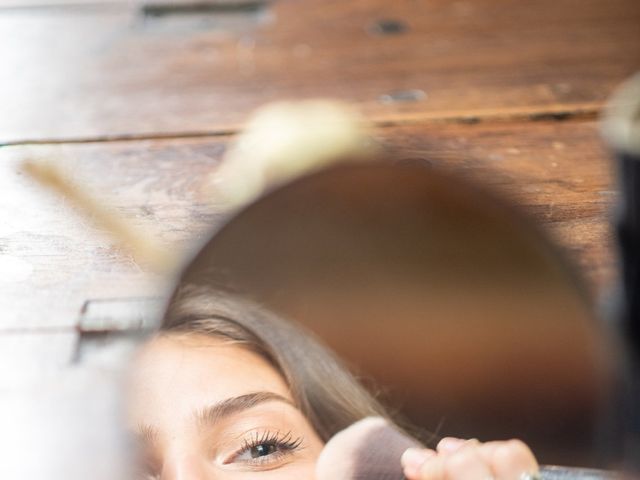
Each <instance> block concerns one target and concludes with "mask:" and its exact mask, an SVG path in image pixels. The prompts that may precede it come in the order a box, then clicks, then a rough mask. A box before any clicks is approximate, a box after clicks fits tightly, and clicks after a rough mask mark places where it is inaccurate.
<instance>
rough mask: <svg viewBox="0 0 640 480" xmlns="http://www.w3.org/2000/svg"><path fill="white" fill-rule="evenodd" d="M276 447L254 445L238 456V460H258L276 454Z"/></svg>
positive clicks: (266, 444)
mask: <svg viewBox="0 0 640 480" xmlns="http://www.w3.org/2000/svg"><path fill="white" fill-rule="evenodd" d="M279 451H280V450H279V449H278V445H275V444H273V443H261V444H259V445H254V446H253V447H250V448H248V449H247V450H246V451H245V452H243V453H242V454H241V455H238V457H237V458H238V459H239V460H244V459H249V458H260V457H266V456H267V455H272V454H274V453H276V452H279Z"/></svg>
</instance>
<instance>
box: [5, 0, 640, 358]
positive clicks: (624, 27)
mask: <svg viewBox="0 0 640 480" xmlns="http://www.w3.org/2000/svg"><path fill="white" fill-rule="evenodd" d="M71 3H73V4H84V6H82V7H70V6H69V4H71ZM45 4H49V5H48V6H46V8H45V7H44V6H43V5H45ZM56 4H57V5H56ZM63 4H66V6H64V5H63ZM38 5H40V7H39V6H38ZM382 21H384V22H386V23H382V24H381V23H380V22H382ZM639 24H640V4H639V3H638V2H637V1H636V0H607V1H605V0H581V1H577V0H572V1H570V0H564V1H558V0H553V1H552V0H542V1H539V2H534V3H530V4H527V5H524V4H523V3H522V2H518V1H516V0H478V1H474V2H467V1H452V0H448V1H445V0H438V1H434V2H416V1H410V0H399V1H395V2H388V1H383V0H370V1H364V0H359V1H357V0H341V1H327V0H278V1H274V2H271V3H269V4H267V5H266V6H264V7H260V8H258V9H257V10H252V11H249V12H248V13H247V12H233V11H231V12H229V11H227V12H224V13H216V14H215V15H213V16H211V15H210V14H207V15H205V16H204V18H203V17H202V16H201V15H200V14H197V13H196V14H195V15H186V16H185V15H177V16H176V15H167V16H160V17H158V18H156V17H153V16H149V15H147V16H145V15H144V14H143V13H141V10H140V2H129V1H117V0H108V1H103V2H92V1H91V0H81V1H77V2H66V1H62V0H61V1H57V0H56V1H51V0H46V1H44V0H43V1H42V2H40V1H35V0H33V1H32V0H29V1H28V2H22V1H17V0H12V1H9V0H7V1H5V2H2V3H1V4H0V38H2V39H3V41H2V42H0V58H2V59H3V68H2V70H1V71H0V105H2V112H3V114H2V115H0V145H4V146H2V147H1V148H0V212H2V213H1V214H0V215H1V218H0V270H1V271H2V275H1V276H0V277H1V278H0V283H1V284H2V285H1V286H0V308H2V311H3V315H2V317H1V318H0V330H2V331H4V332H5V335H13V337H11V338H13V339H17V338H19V336H20V335H31V334H33V335H48V333H47V332H50V333H54V332H55V333H56V334H59V333H60V332H64V333H66V334H67V335H70V336H71V337H73V336H74V335H75V330H74V327H75V326H76V324H77V321H78V318H79V316H80V310H81V308H82V306H83V304H84V303H85V302H86V301H87V300H91V299H93V300H95V299H103V298H122V297H138V296H148V295H158V294H162V293H164V292H165V290H166V288H167V280H166V279H163V278H160V277H158V276H154V275H152V274H151V273H149V272H148V271H146V270H145V269H144V268H143V267H141V266H139V265H136V264H135V263H134V262H133V261H132V259H131V258H130V257H129V256H128V255H126V254H125V253H124V252H121V251H119V250H118V249H116V248H115V247H113V245H112V243H111V242H110V240H109V239H108V238H107V237H106V236H105V235H104V233H103V232H100V231H99V229H97V228H96V227H94V226H93V225H92V224H91V222H90V221H88V220H87V219H85V218H83V217H81V216H78V215H76V214H75V212H74V211H73V210H72V209H71V208H70V207H69V206H68V205H66V204H64V202H60V201H59V200H58V199H57V198H56V197H54V196H52V195H51V194H50V193H48V192H45V191H42V190H41V189H40V188H38V187H37V186H35V185H33V184H32V183H30V182H29V181H28V180H27V179H26V178H25V177H24V176H23V175H21V174H20V173H19V172H18V171H17V169H16V167H17V165H18V163H19V161H20V160H21V159H24V158H30V157H33V156H36V157H45V158H52V159H55V161H56V162H58V163H59V164H60V165H62V166H64V167H65V168H67V169H69V171H70V172H72V177H73V178H75V179H76V180H78V181H80V182H82V183H83V184H85V185H87V186H88V187H90V188H91V190H92V191H93V192H94V193H95V194H96V195H97V196H99V197H101V198H102V199H103V200H104V203H105V204H107V205H109V206H112V207H114V208H115V209H116V210H117V211H118V212H119V213H121V214H123V215H124V216H126V217H128V218H130V219H131V220H133V221H134V223H136V224H138V225H141V226H144V227H145V228H148V229H149V230H151V231H153V232H156V235H157V237H158V238H159V240H160V241H161V242H162V243H164V244H165V245H168V246H172V247H173V248H174V249H176V250H180V251H185V252H187V251H189V248H190V245H192V242H193V241H194V239H195V241H196V242H197V239H198V238H200V237H201V236H202V235H203V234H204V233H205V232H206V231H208V230H209V229H210V228H211V226H212V225H213V224H215V223H216V222H218V221H219V220H220V219H221V218H222V216H223V212H222V211H221V208H220V206H219V205H217V204H216V202H215V194H214V193H211V191H209V190H207V178H208V175H210V174H212V175H215V171H216V168H217V166H218V165H219V163H220V161H221V158H222V155H223V153H224V150H225V148H226V145H227V144H228V143H229V142H230V141H232V140H233V137H234V135H235V133H236V132H237V131H238V129H239V128H240V127H241V126H242V124H243V122H244V121H245V119H246V118H247V116H248V115H249V113H250V112H251V111H252V110H253V109H254V108H256V107H258V106H260V105H261V104H263V103H265V102H267V101H271V100H277V99H298V98H308V97H334V98H340V99H344V100H348V101H351V102H353V103H355V104H356V105H358V106H359V107H360V109H361V110H362V111H363V112H364V113H365V115H366V116H367V117H368V118H369V119H371V120H373V121H374V123H375V124H376V125H377V127H376V130H375V136H376V137H377V138H378V139H379V140H380V141H381V142H382V143H384V144H385V145H387V147H388V148H399V149H401V150H403V151H404V152H406V154H407V155H408V156H424V157H425V158H427V159H429V160H430V161H432V162H433V163H434V164H435V165H439V166H444V167H446V168H451V169H454V170H456V171H462V172H464V173H465V174H467V175H469V176H471V177H472V178H474V179H476V180H477V181H480V182H482V183H485V184H487V185H490V186H492V187H495V188H496V189H498V190H499V191H501V192H502V193H503V194H505V195H506V196H507V197H508V198H510V199H512V200H513V201H514V202H516V203H518V204H520V205H521V206H522V208H524V209H525V210H526V211H527V212H529V213H530V214H531V215H532V216H533V218H534V219H535V220H536V221H538V222H540V223H541V224H542V225H543V226H544V227H545V228H548V229H549V230H550V232H551V234H552V235H553V236H554V237H555V238H557V239H558V241H559V243H560V244H561V246H562V247H563V248H564V249H565V250H566V251H567V252H568V254H569V256H570V258H571V259H572V260H573V261H574V262H575V263H576V264H577V265H578V266H579V268H580V269H581V271H582V272H583V274H584V275H585V277H586V278H587V281H588V283H589V285H590V287H591V291H592V293H593V295H594V297H595V296H596V295H599V294H602V293H605V292H606V291H607V289H608V288H609V287H610V285H611V283H612V279H613V278H614V274H615V267H614V260H613V255H612V249H611V243H610V241H611V234H610V231H609V227H608V212H609V208H610V206H611V205H612V203H613V201H614V199H615V195H616V190H615V187H614V186H613V185H612V180H611V178H612V177H611V171H610V159H609V156H608V154H607V152H606V151H605V150H604V148H603V145H602V143H601V141H600V137H599V133H598V126H597V116H598V114H599V113H600V111H601V109H602V106H603V103H604V101H605V99H606V98H607V96H608V95H609V94H610V93H611V91H612V90H613V88H614V87H615V86H616V85H617V84H619V83H620V82H621V81H623V80H624V79H625V78H626V77H628V76H629V75H630V74H631V73H633V72H634V71H635V70H638V69H639V67H640V29H638V28H637V27H638V25H639ZM385 32H386V33H385ZM9 332H11V333H9ZM16 335H17V336H16ZM2 338H3V340H2V342H10V341H11V340H6V339H5V337H4V335H3V336H2ZM52 338H53V337H52ZM57 338H62V337H57ZM61 342H62V343H61V345H62V347H61V349H62V350H65V351H66V349H67V347H68V346H69V345H70V344H71V343H72V342H71V343H69V342H68V337H65V339H64V340H61ZM5 344H6V343H5ZM54 350H55V349H54ZM52 351H53V350H52ZM67 354H68V352H67V353H65V354H60V355H59V356H60V358H67V356H66V355H67ZM61 361H64V360H61Z"/></svg>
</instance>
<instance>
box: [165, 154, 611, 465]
mask: <svg viewBox="0 0 640 480" xmlns="http://www.w3.org/2000/svg"><path fill="white" fill-rule="evenodd" d="M187 284H189V285H191V284H195V285H208V286H213V287H215V288H217V289H220V290H222V291H228V292H232V293H234V294H240V295H243V296H246V297H248V298H250V299H252V300H254V301H256V302H258V303H260V304H262V305H263V306H265V307H267V308H269V309H270V310H272V311H274V312H276V313H278V314H280V315H282V316H284V317H286V318H288V319H289V320H291V321H294V322H298V323H299V324H301V325H303V326H304V327H306V328H308V329H309V330H311V331H312V332H313V333H314V334H315V335H316V336H318V337H319V338H320V339H321V340H322V341H323V342H324V343H325V344H327V345H328V346H330V347H331V348H332V349H333V350H334V351H335V352H336V353H337V354H338V355H339V356H340V357H341V358H343V359H344V360H345V361H346V362H347V364H348V365H349V366H350V367H351V368H352V369H353V371H355V372H356V374H357V375H358V376H359V377H360V378H362V379H363V382H364V383H365V384H366V385H367V386H368V387H369V388H371V389H373V390H374V391H376V392H378V393H379V395H380V397H381V398H382V399H383V401H384V402H385V403H386V404H387V405H390V406H391V408H392V410H395V411H397V412H398V413H399V414H400V415H401V417H402V418H404V419H406V420H407V421H408V422H409V423H410V424H412V425H416V426H418V427H420V428H421V429H424V431H425V432H432V433H434V434H436V435H456V436H461V437H465V438H466V437H479V438H481V439H498V438H505V437H520V438H522V439H524V440H525V441H527V442H528V443H529V444H530V445H531V447H532V449H533V450H534V452H536V454H537V455H539V458H540V460H541V462H543V463H560V464H574V465H594V464H596V463H597V459H596V458H595V457H594V456H593V452H594V448H593V447H594V444H593V438H594V433H595V431H596V430H597V429H598V426H599V422H600V421H601V419H602V417H601V415H600V414H601V413H602V410H603V408H604V406H605V403H606V401H607V398H606V397H607V396H606V392H607V391H608V389H609V387H610V385H609V382H610V380H609V378H610V376H609V371H610V365H609V363H608V359H609V357H608V355H607V352H606V351H605V350H606V349H605V342H604V340H603V338H604V335H603V332H602V331H601V329H600V328H599V326H598V324H597V322H596V321H595V319H594V314H593V311H592V307H591V305H590V304H589V301H588V299H587V296H586V294H585V292H584V289H583V288H582V285H581V282H580V280H579V278H578V276H577V275H576V274H575V273H574V272H573V271H572V270H571V268H570V267H569V266H568V264H567V263H566V262H565V260H564V258H563V257H562V255H560V254H559V252H558V250H557V249H556V248H554V247H553V246H552V244H551V243H550V242H549V241H548V240H547V239H546V237H545V236H544V235H543V234H542V233H541V232H540V231H539V230H538V229H537V228H535V227H534V226H533V224H532V223H530V222H529V221H528V220H527V219H526V218H524V217H523V216H522V215H520V214H519V213H518V212H517V211H516V210H515V209H514V208H512V207H511V206H509V205H507V204H506V203H504V202H502V201H500V200H499V199H498V198H496V197H494V196H493V195H491V194H489V193H487V192H485V191H483V190H482V189H479V188H478V187H476V186H474V185H471V184H469V183H467V182H466V181H464V180H462V179H460V178H457V177H455V176H452V175H450V174H446V173H443V172H440V171H437V170H435V169H433V168H432V167H430V165H429V163H428V162H426V161H422V160H419V159H417V160H416V159H414V160H401V159H389V158H377V159H372V160H371V161H369V162H364V163H363V162H349V161H346V162H344V163H341V164H339V165H335V166H332V167H329V168H325V169H323V170H320V171H317V172H315V173H312V174H309V175H306V176H303V177H300V178H298V179H296V180H294V181H292V182H290V183H288V184H286V185H284V186H281V187H279V188H277V189H275V190H273V191H271V192H270V193H267V194H265V195H263V196H262V197H261V198H259V199H258V200H257V201H255V202H253V203H252V204H250V205H248V206H247V207H245V208H244V209H242V210H241V211H239V212H238V213H237V214H235V215H233V216H232V217H231V218H230V220H228V221H227V222H226V224H225V225H224V226H223V227H222V228H220V229H218V230H217V231H216V232H215V233H213V235H212V236H211V238H210V240H209V241H208V243H206V245H205V246H204V248H202V250H201V251H200V252H199V253H198V255H197V256H196V257H195V258H194V259H193V261H192V262H191V264H190V265H189V266H188V268H186V270H185V271H184V272H183V274H182V276H181V278H180V279H179V284H178V285H179V286H181V285H187ZM609 360H610V359H609ZM326 381H327V382H331V379H330V378H327V379H326ZM427 440H428V436H427Z"/></svg>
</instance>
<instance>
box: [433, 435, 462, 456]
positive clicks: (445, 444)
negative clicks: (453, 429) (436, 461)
mask: <svg viewBox="0 0 640 480" xmlns="http://www.w3.org/2000/svg"><path fill="white" fill-rule="evenodd" d="M465 443H466V440H463V439H461V438H455V437H445V438H443V439H442V440H440V441H439V442H438V451H439V452H443V453H452V452H455V451H456V450H458V449H459V448H460V447H461V446H463V445H464V444H465Z"/></svg>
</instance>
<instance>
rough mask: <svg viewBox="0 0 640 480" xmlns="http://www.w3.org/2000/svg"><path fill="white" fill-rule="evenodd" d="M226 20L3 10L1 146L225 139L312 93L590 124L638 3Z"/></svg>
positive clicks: (632, 65)
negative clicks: (270, 107) (273, 104)
mask: <svg viewBox="0 0 640 480" xmlns="http://www.w3.org/2000/svg"><path fill="white" fill-rule="evenodd" d="M236 13H237V14H222V13H221V14H215V15H213V16H211V15H209V16H208V17H206V18H205V19H204V20H203V19H198V16H197V15H195V16H191V17H189V16H187V15H167V16H162V18H148V17H145V16H144V15H142V14H141V13H140V9H139V7H137V6H135V5H134V6H133V7H132V6H131V5H129V4H127V3H123V4H118V2H116V3H114V5H112V6H109V8H106V9H97V10H96V9H78V10H69V9H60V10H59V11H53V12H52V11H51V9H50V8H49V9H35V10H34V9H23V10H20V9H18V10H12V11H10V12H9V11H5V12H2V11H0V37H2V38H3V39H4V40H3V42H2V43H0V57H1V58H2V59H3V74H2V75H1V76H0V104H2V105H3V111H4V112H5V114H4V115H2V116H1V117H0V143H3V142H4V143H10V142H22V141H27V140H42V139H70V138H89V137H114V136H115V137H131V136H134V137H135V136H157V135H177V134H179V135H187V134H191V135H193V134H202V133H211V132H225V131H234V130H236V129H238V128H239V126H241V125H242V124H243V122H244V121H245V120H246V118H247V115H248V114H249V112H251V111H252V110H254V109H255V108H256V107H258V106H260V105H262V104H264V103H265V102H269V101H273V100H282V99H290V98H295V99H299V98H308V97H337V98H340V99H343V100H347V101H350V102H354V103H356V104H357V105H358V106H359V107H360V108H361V109H362V110H363V112H364V113H365V114H366V115H367V116H368V117H369V118H371V119H374V120H376V121H379V122H408V121H421V120H425V119H439V118H459V117H473V118H475V117H504V116H510V117H514V116H515V117H528V116H536V115H541V114H548V113H549V112H551V113H556V114H559V115H563V114H567V113H576V112H578V113H580V112H582V113H586V114H589V115H592V114H594V112H597V111H598V110H599V109H600V107H601V105H602V102H603V101H604V100H605V99H606V97H607V96H608V95H609V94H610V92H611V91H612V89H613V88H614V87H615V86H616V85H617V84H618V83H619V82H621V81H622V80H623V79H625V78H626V77H628V76H629V75H630V74H632V73H633V72H634V71H635V70H637V69H638V68H639V67H640V29H638V28H637V27H638V25H639V24H640V3H638V2H637V1H636V0H580V1H578V0H565V1H556V0H541V1H537V2H533V3H528V4H526V5H524V4H523V3H522V2H518V1H517V0H478V1H476V2H468V1H457V2H450V1H445V0H437V1H434V2H415V1H411V0H398V1H394V2H388V1H384V0H375V1H367V2H362V1H356V2H344V1H339V0H305V1H304V2H302V1H299V0H280V1H277V2H272V3H271V4H270V6H269V8H268V10H267V11H265V12H261V13H260V12H258V13H256V12H253V13H251V12H249V13H246V12H245V14H243V13H238V12H236ZM186 17H189V18H190V20H189V19H188V18H186Z"/></svg>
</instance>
